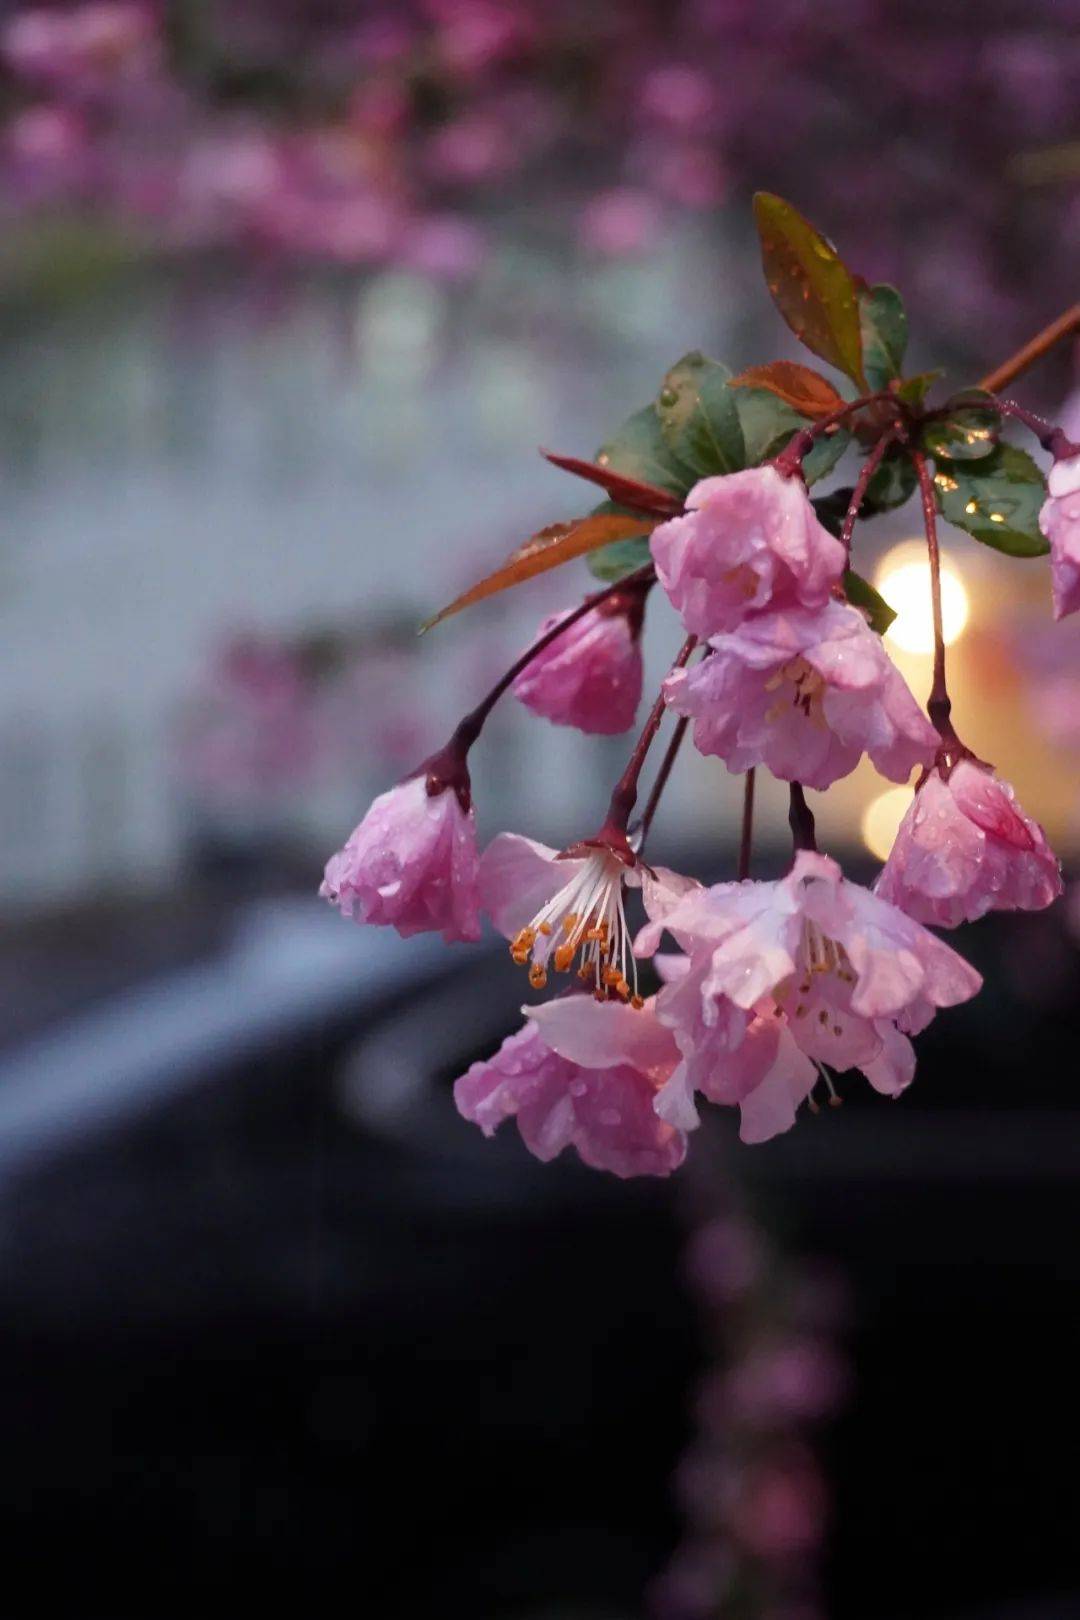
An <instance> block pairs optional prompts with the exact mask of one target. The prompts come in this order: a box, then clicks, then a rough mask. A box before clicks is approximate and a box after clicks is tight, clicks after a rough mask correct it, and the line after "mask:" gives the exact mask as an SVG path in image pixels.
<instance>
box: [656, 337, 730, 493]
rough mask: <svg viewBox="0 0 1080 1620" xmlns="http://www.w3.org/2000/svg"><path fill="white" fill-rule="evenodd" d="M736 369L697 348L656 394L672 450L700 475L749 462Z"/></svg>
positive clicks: (670, 372)
mask: <svg viewBox="0 0 1080 1620" xmlns="http://www.w3.org/2000/svg"><path fill="white" fill-rule="evenodd" d="M730 380H731V372H730V371H729V370H728V368H727V366H724V365H721V364H720V362H719V360H710V359H709V358H708V357H707V356H706V355H704V354H700V353H699V352H698V351H697V350H696V349H695V350H692V351H691V353H690V354H684V355H683V357H682V359H681V360H679V361H677V362H676V364H675V365H673V366H672V368H671V370H670V371H669V372H668V374H667V376H666V377H665V378H664V381H663V383H662V384H661V387H660V392H659V394H658V395H657V398H656V414H657V417H658V419H659V422H660V431H661V433H662V434H663V436H664V441H665V443H666V444H667V446H668V448H669V450H670V451H671V453H672V454H673V455H674V456H675V457H676V459H677V460H678V461H679V462H680V463H681V464H682V465H684V466H687V467H691V468H692V469H693V471H694V473H695V474H696V476H697V477H698V478H709V477H711V476H712V475H713V474H714V473H732V472H738V471H739V470H740V469H741V468H743V467H745V466H746V446H745V444H744V443H743V435H742V428H741V426H740V423H739V413H738V409H737V408H736V402H735V401H736V394H735V391H734V390H732V389H731V388H730V387H729V386H728V384H729V382H730Z"/></svg>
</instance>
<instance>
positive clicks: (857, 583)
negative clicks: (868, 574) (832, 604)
mask: <svg viewBox="0 0 1080 1620" xmlns="http://www.w3.org/2000/svg"><path fill="white" fill-rule="evenodd" d="M844 595H845V596H846V597H847V599H848V601H849V602H850V603H851V604H852V606H853V607H857V608H862V610H863V612H864V613H865V614H866V615H867V617H868V618H869V620H870V628H871V630H876V631H877V633H878V635H879V636H883V635H884V634H885V632H886V630H887V629H888V628H889V626H890V624H892V622H893V620H894V619H895V618H896V609H895V608H891V607H890V606H889V604H888V602H886V600H885V598H884V597H883V596H882V595H881V594H880V592H878V591H875V589H874V587H873V586H872V585H871V584H870V581H869V580H867V579H863V577H862V575H861V574H857V573H856V572H855V570H854V569H853V568H848V569H847V570H846V571H845V573H844Z"/></svg>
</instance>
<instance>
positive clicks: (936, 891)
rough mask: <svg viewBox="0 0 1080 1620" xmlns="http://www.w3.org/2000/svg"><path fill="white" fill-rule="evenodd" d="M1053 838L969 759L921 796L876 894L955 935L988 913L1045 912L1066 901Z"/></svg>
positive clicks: (937, 777)
mask: <svg viewBox="0 0 1080 1620" xmlns="http://www.w3.org/2000/svg"><path fill="white" fill-rule="evenodd" d="M1061 890H1062V883H1061V868H1060V866H1059V864H1058V860H1057V857H1056V856H1055V854H1054V852H1053V850H1052V849H1051V848H1050V845H1049V844H1048V843H1047V841H1046V834H1045V833H1044V832H1043V830H1042V828H1041V827H1040V826H1039V824H1038V822H1037V821H1032V819H1031V817H1030V816H1027V815H1025V814H1024V812H1023V811H1022V810H1021V808H1020V806H1019V805H1018V804H1017V802H1016V796H1015V794H1014V792H1013V790H1012V788H1011V787H1010V786H1009V784H1008V782H1001V781H999V780H998V778H997V777H996V776H995V775H994V774H993V772H992V771H991V770H990V769H989V768H988V767H987V766H985V765H980V764H978V763H977V762H976V761H974V760H971V759H962V760H960V762H959V763H958V764H956V765H954V766H953V768H952V770H951V771H949V772H948V773H946V772H945V771H944V770H943V769H941V768H938V767H936V768H935V769H934V770H932V771H931V772H930V774H929V776H927V778H926V780H925V781H924V782H923V784H922V786H921V787H920V788H919V790H918V792H917V793H916V794H915V797H914V799H913V800H912V802H911V804H910V806H909V807H908V810H907V813H906V814H905V816H904V819H903V821H902V822H901V823H900V827H899V830H898V832H897V834H896V840H895V842H894V844H893V847H892V849H891V851H890V852H889V858H888V860H887V861H886V862H885V865H884V867H883V869H882V872H881V875H880V876H879V878H878V880H877V882H876V883H875V885H874V892H875V893H876V894H877V895H879V896H880V897H881V899H883V900H888V901H889V902H890V903H891V904H892V905H894V906H899V908H900V910H901V911H905V912H906V913H907V915H908V916H909V917H914V918H915V920H916V921H917V922H921V923H931V924H933V926H934V927H937V928H955V927H956V926H957V924H958V923H962V922H974V921H975V920H976V919H977V918H978V917H983V916H985V915H986V913H987V912H988V911H1040V910H1042V908H1043V907H1044V906H1048V905H1050V903H1051V902H1052V901H1053V900H1056V899H1057V897H1058V895H1059V894H1060V893H1061Z"/></svg>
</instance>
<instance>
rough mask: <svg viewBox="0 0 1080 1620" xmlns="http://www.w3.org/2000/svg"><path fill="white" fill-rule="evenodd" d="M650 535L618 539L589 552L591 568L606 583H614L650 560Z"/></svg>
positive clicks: (642, 566)
mask: <svg viewBox="0 0 1080 1620" xmlns="http://www.w3.org/2000/svg"><path fill="white" fill-rule="evenodd" d="M650 557H651V553H650V551H649V537H648V535H647V534H642V535H639V536H638V537H637V538H636V539H634V540H616V541H615V543H614V545H610V546H604V547H603V549H602V550H600V551H593V552H590V553H589V569H590V572H592V573H593V574H595V575H596V577H597V579H602V580H603V581H604V582H605V584H614V582H615V581H616V580H617V579H622V578H623V577H624V575H626V574H632V573H633V572H634V570H635V569H637V568H644V566H645V564H646V563H647V562H649V561H650Z"/></svg>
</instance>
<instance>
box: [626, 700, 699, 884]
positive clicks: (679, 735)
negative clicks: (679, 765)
mask: <svg viewBox="0 0 1080 1620" xmlns="http://www.w3.org/2000/svg"><path fill="white" fill-rule="evenodd" d="M689 724H690V718H689V716H688V715H685V714H684V715H683V717H682V719H681V720H680V721H679V723H678V725H677V726H676V727H675V730H674V731H673V732H672V734H671V741H670V742H669V743H668V746H667V753H666V754H665V755H664V758H663V760H662V761H661V764H660V769H659V770H658V771H657V773H656V781H655V782H654V783H653V785H652V789H651V791H650V793H649V798H648V802H647V804H646V805H645V809H644V811H643V813H642V817H641V820H640V821H639V822H638V825H637V829H636V831H637V852H638V854H639V855H640V854H641V852H642V850H643V849H644V848H645V840H646V838H648V836H649V828H650V827H651V826H652V824H653V817H654V816H655V814H656V810H657V806H658V805H659V803H660V800H661V798H662V797H663V793H664V789H665V788H666V787H667V785H668V778H669V777H670V775H671V773H672V770H673V769H674V767H675V761H676V760H677V759H678V757H679V749H680V748H681V747H682V744H683V738H684V737H685V736H686V729H687V727H688V726H689Z"/></svg>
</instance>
